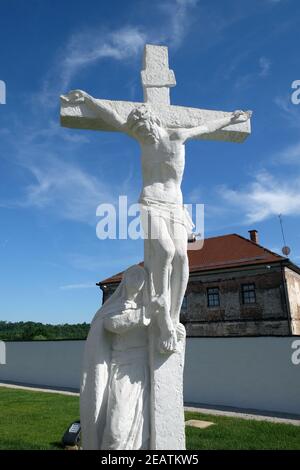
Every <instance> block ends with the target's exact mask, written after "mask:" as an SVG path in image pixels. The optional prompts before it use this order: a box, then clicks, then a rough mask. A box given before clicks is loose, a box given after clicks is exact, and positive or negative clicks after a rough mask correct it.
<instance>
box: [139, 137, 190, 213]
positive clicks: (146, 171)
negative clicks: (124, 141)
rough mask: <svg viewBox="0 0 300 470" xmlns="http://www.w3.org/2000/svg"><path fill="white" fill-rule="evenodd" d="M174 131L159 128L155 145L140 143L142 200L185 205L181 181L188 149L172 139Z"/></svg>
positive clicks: (179, 141)
mask: <svg viewBox="0 0 300 470" xmlns="http://www.w3.org/2000/svg"><path fill="white" fill-rule="evenodd" d="M171 135H172V134H171V132H168V131H166V130H165V129H162V128H159V138H158V140H157V141H156V142H151V143H145V142H141V141H140V147H141V160H142V173H143V188H142V192H141V199H142V198H150V199H154V200H157V201H165V202H171V203H175V204H182V202H183V201H182V192H181V188H180V186H181V182H182V177H183V172H184V165H185V146H184V143H183V142H182V141H181V140H179V139H172V138H171Z"/></svg>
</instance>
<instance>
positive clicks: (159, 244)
mask: <svg viewBox="0 0 300 470" xmlns="http://www.w3.org/2000/svg"><path fill="white" fill-rule="evenodd" d="M148 216H149V218H148V224H149V228H148V230H149V232H148V235H149V236H148V239H147V240H145V243H146V244H147V249H148V259H147V264H148V269H149V272H150V273H152V284H153V290H154V296H155V297H154V298H152V303H153V307H154V309H155V310H156V312H157V322H158V326H159V329H160V350H161V352H173V351H175V350H176V331H175V328H174V325H173V322H172V319H171V316H170V307H171V305H170V277H171V267H172V260H173V257H174V253H175V248H174V244H173V242H172V238H171V237H170V234H169V231H168V228H167V225H166V222H165V220H164V219H163V218H162V217H159V216H157V215H153V213H151V211H149V214H148Z"/></svg>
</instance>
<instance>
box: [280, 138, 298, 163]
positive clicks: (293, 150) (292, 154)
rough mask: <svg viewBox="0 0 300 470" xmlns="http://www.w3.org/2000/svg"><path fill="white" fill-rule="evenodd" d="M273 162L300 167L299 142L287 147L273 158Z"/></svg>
mask: <svg viewBox="0 0 300 470" xmlns="http://www.w3.org/2000/svg"><path fill="white" fill-rule="evenodd" d="M274 161H275V162H276V163H280V164H292V165H300V141H299V142H296V143H294V144H291V145H289V146H287V147H286V148H285V149H283V150H282V151H281V152H279V153H278V154H277V155H276V156H275V157H274Z"/></svg>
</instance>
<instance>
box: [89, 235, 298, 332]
mask: <svg viewBox="0 0 300 470" xmlns="http://www.w3.org/2000/svg"><path fill="white" fill-rule="evenodd" d="M249 232H250V239H247V238H244V237H242V236H241V235H238V234H235V233H234V234H230V235H222V236H218V237H212V238H206V239H205V240H204V243H203V242H201V241H196V242H195V243H193V244H189V249H188V257H189V267H190V277H189V283H188V287H187V291H186V296H185V299H184V302H183V306H182V312H181V321H182V322H183V323H184V324H185V327H186V330H187V334H188V336H258V335H259V336H261V335H295V334H300V268H299V267H298V266H297V265H295V264H294V263H292V262H291V261H290V260H289V259H288V258H286V257H283V256H280V255H278V254H276V253H274V252H272V251H270V250H269V249H267V248H265V247H263V246H261V245H260V244H259V243H258V233H257V231H256V230H250V231H249ZM140 264H141V265H142V263H140ZM121 278H122V272H120V273H117V274H115V275H114V276H111V277H109V278H107V279H104V280H103V281H101V282H99V283H98V284H97V285H98V286H99V287H100V288H101V290H102V291H103V301H105V300H106V299H107V298H108V297H109V295H111V293H112V292H113V291H114V290H115V288H116V287H117V285H118V284H119V282H120V281H121Z"/></svg>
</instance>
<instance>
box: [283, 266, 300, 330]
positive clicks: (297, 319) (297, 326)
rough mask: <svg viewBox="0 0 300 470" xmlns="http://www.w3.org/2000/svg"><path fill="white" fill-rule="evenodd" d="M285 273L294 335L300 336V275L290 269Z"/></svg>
mask: <svg viewBox="0 0 300 470" xmlns="http://www.w3.org/2000/svg"><path fill="white" fill-rule="evenodd" d="M284 272H285V279H286V288H287V292H288V298H289V310H290V317H291V329H292V334H293V335H300V275H299V274H298V273H296V272H295V271H292V270H291V269H289V268H285V270H284Z"/></svg>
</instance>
